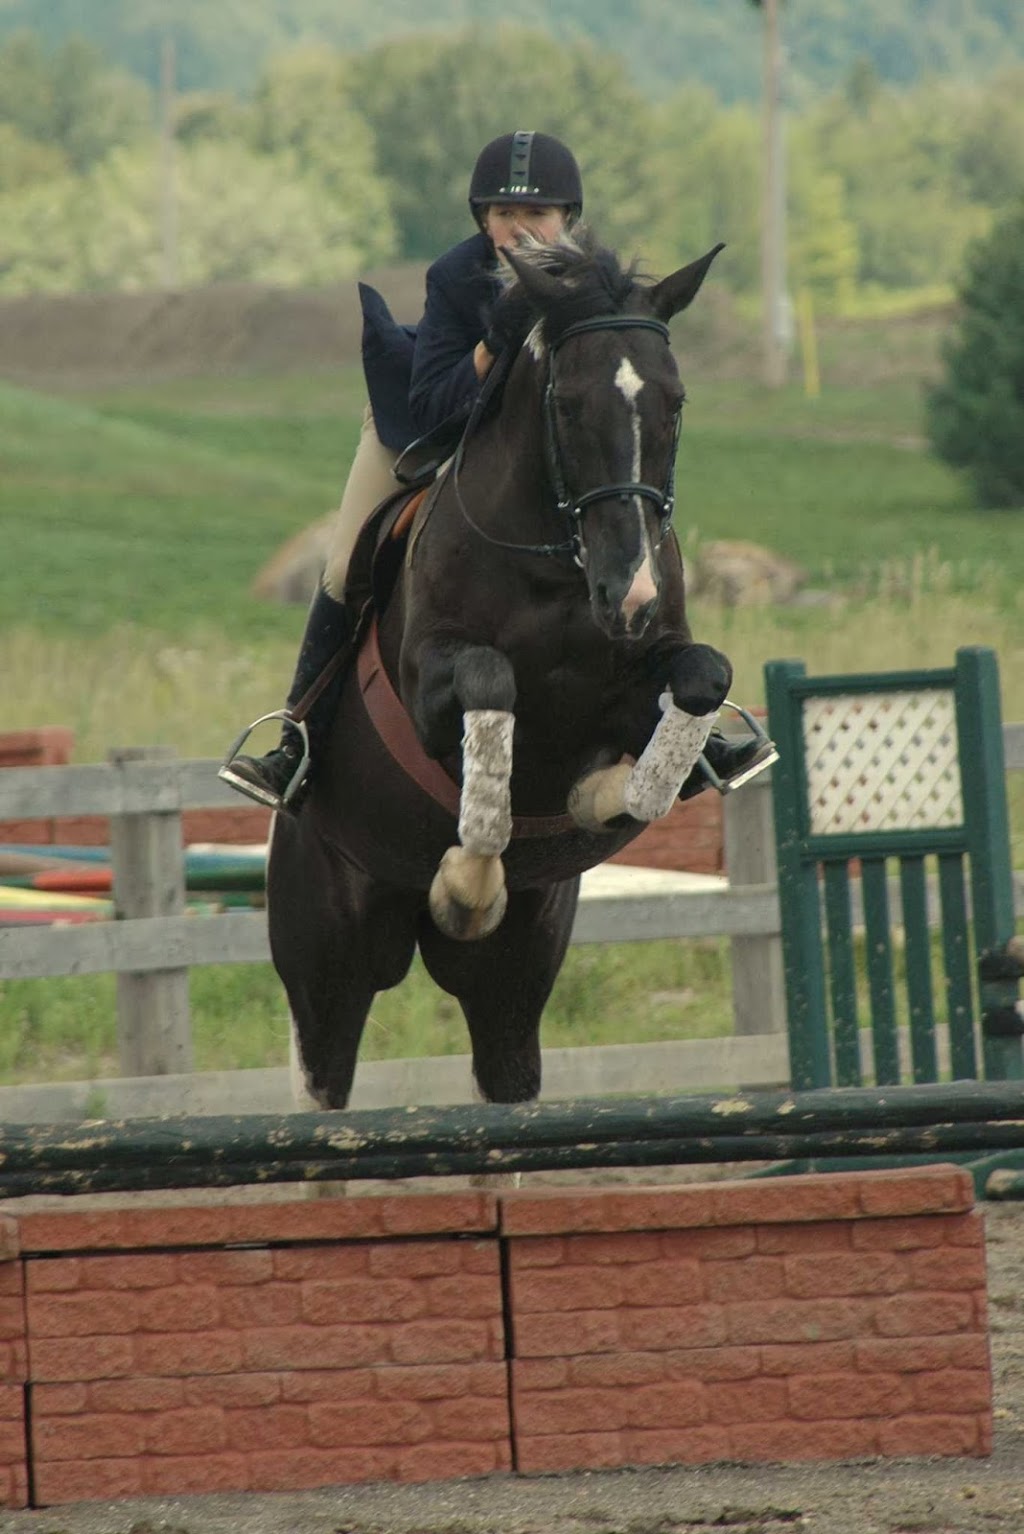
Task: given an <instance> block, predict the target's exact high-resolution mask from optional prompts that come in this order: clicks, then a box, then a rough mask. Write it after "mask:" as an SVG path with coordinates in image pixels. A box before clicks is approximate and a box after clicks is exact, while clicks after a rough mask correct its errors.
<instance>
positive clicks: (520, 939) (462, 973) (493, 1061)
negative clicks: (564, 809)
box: [420, 878, 579, 1103]
mask: <svg viewBox="0 0 1024 1534" xmlns="http://www.w3.org/2000/svg"><path fill="white" fill-rule="evenodd" d="M578 894H579V879H578V878H577V879H568V880H566V881H565V882H564V883H561V884H552V885H548V886H547V887H546V888H545V889H534V890H519V891H517V892H516V893H514V894H512V895H510V896H509V900H508V910H507V912H506V915H505V920H504V921H503V922H502V924H501V926H500V927H499V928H498V930H497V932H495V933H492V935H491V936H490V937H488V938H483V939H481V941H480V942H479V943H474V944H472V945H468V944H465V943H460V942H458V941H453V940H452V939H450V938H446V937H444V936H443V935H442V934H441V933H439V932H438V931H437V929H436V928H435V927H434V926H433V925H432V924H431V923H429V922H426V921H425V922H423V923H422V926H421V928H420V952H421V953H422V955H423V962H424V964H425V965H426V967H427V969H428V970H429V972H430V974H431V975H432V976H433V978H434V980H435V981H436V982H437V984H438V985H439V986H441V988H442V989H443V990H445V991H448V992H449V993H450V994H451V995H453V996H455V997H457V998H458V1001H459V1004H460V1005H461V1007H462V1011H463V1014H464V1016H465V1018H466V1023H467V1025H468V1027H469V1037H470V1043H471V1046H472V1051H473V1075H474V1077H475V1079H476V1083H477V1086H478V1087H479V1089H480V1092H481V1094H482V1095H483V1097H484V1098H485V1100H486V1101H487V1102H492V1103H520V1102H529V1101H531V1100H532V1099H533V1098H535V1097H536V1096H537V1094H538V1092H539V1091H540V1076H541V1061H540V1021H541V1014H542V1013H543V1011H544V1006H545V1004H546V1002H547V999H548V997H549V996H550V994H551V988H552V986H553V985H554V983H555V979H556V977H557V975H558V971H559V969H560V968H561V965H562V960H563V959H564V957H565V950H566V948H567V946H568V942H569V934H570V932H571V931H572V923H573V916H574V914H575V911H576V900H577V896H578Z"/></svg>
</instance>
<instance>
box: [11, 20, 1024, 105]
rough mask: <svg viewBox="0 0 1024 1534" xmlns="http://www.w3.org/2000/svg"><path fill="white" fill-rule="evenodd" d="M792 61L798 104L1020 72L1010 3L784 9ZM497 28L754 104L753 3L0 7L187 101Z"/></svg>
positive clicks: (1022, 54) (648, 80)
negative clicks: (843, 88)
mask: <svg viewBox="0 0 1024 1534" xmlns="http://www.w3.org/2000/svg"><path fill="white" fill-rule="evenodd" d="M783 9H784V12H785V27H786V41H787V52H788V56H789V60H790V70H791V81H792V90H793V94H794V96H796V97H797V98H800V97H805V96H807V95H808V94H811V93H815V92H820V91H822V90H828V89H832V88H834V87H835V86H837V85H838V84H840V83H841V82H842V81H843V79H844V78H845V77H846V75H847V74H848V72H849V70H850V68H851V67H852V65H853V64H854V63H856V62H857V61H858V60H860V59H868V60H870V61H871V63H872V64H873V65H874V67H875V69H876V70H877V72H878V74H879V75H880V77H881V78H882V79H884V80H889V81H892V82H895V83H900V84H905V83H909V82H913V81H916V80H919V79H921V78H923V77H924V76H928V75H956V76H965V77H977V76H978V75H981V74H984V73H986V72H988V71H991V70H993V69H996V68H999V67H1001V66H1004V65H1007V64H1011V63H1013V62H1015V61H1021V60H1024V6H1022V5H1020V4H1019V3H1017V0H929V3H928V4H927V5H922V4H921V3H920V0H786V3H785V4H784V7H783ZM498 21H502V22H511V23H518V24H520V25H524V26H536V27H539V28H543V29H545V30H547V31H549V32H551V33H552V34H553V35H555V36H556V37H558V38H560V39H562V40H567V39H579V38H587V39H589V40H590V41H591V42H593V43H594V44H596V45H597V46H599V47H601V48H603V49H607V50H609V51H612V52H615V53H618V54H620V55H621V56H622V57H623V58H624V59H625V60H626V62H627V63H628V65H629V67H630V69H631V72H632V73H633V75H634V76H635V78H636V79H637V81H638V82H640V83H641V84H643V85H645V86H648V87H652V88H654V89H656V90H658V91H661V92H667V91H669V90H671V89H672V87H673V86H675V85H678V84H680V83H682V82H683V81H693V80H698V81H701V82H703V83H705V84H707V85H710V86H712V87H713V88H714V89H715V90H716V92H717V93H718V94H719V95H720V96H722V97H723V98H724V99H726V100H735V99H738V98H744V97H745V98H750V97H753V96H755V95H756V94H757V90H758V76H759V60H760V53H759V32H760V28H759V25H758V20H757V16H756V14H755V12H754V10H753V7H752V6H751V5H750V4H749V0H631V3H630V5H629V6H623V5H622V3H621V0H515V3H509V0H391V4H390V5H388V6H379V5H375V4H373V3H372V0H348V3H347V4H344V5H340V6H339V5H337V4H335V3H333V0H218V3H217V4H215V5H211V4H210V3H209V0H175V3H174V6H173V8H172V7H171V6H170V5H169V4H168V3H167V0H90V4H89V5H88V6H87V7H83V5H82V4H81V0H0V40H3V39H4V38H5V37H7V36H9V35H10V34H11V33H12V32H15V31H17V30H19V29H23V28H26V27H27V28H32V29H33V30H35V31H37V32H39V33H40V34H41V35H42V36H43V37H44V38H45V39H46V41H47V42H48V43H51V44H54V43H58V42H60V41H62V40H63V39H65V38H66V37H68V36H70V35H72V34H75V33H77V34H78V35H84V36H86V37H87V38H88V39H89V40H90V41H92V42H94V43H95V44H96V45H97V46H98V47H99V48H101V49H102V50H103V51H104V52H105V53H106V54H107V55H108V56H109V57H110V58H111V59H112V60H113V61H115V62H116V63H118V64H120V65H122V66H123V67H125V68H127V69H129V70H131V71H132V72H134V73H135V74H138V75H140V76H143V77H144V78H146V79H148V80H150V81H151V82H154V81H155V79H156V75H157V70H158V55H159V40H160V38H161V36H163V35H164V34H166V33H170V34H171V35H173V36H174V37H175V38H176V40H177V44H178V61H179V74H180V81H181V84H182V86H183V88H185V89H202V90H210V89H227V90H241V91H244V90H246V89H248V88H249V87H250V86H251V85H252V83H253V81H254V80H255V78H256V77H257V75H258V73H259V71H260V69H261V68H262V66H263V65H264V64H265V62H266V60H267V59H268V58H269V57H270V55H272V54H273V53H275V52H279V51H281V50H282V49H285V48H288V47H290V46H293V45H294V44H296V43H299V42H302V41H308V40H310V39H319V40H321V41H324V42H327V43H330V44H332V45H333V46H335V47H339V48H343V49H346V50H354V51H358V50H363V49H365V48H368V47H371V46H373V45H374V44H376V43H381V42H384V41H387V40H388V39H389V38H394V37H396V36H397V35H399V34H400V33H405V32H410V31H427V30H440V29H452V28H457V27H464V26H466V25H472V24H479V25H481V26H484V27H487V26H491V25H493V24H495V23H496V22H498Z"/></svg>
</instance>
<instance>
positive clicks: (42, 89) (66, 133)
mask: <svg viewBox="0 0 1024 1534" xmlns="http://www.w3.org/2000/svg"><path fill="white" fill-rule="evenodd" d="M0 122H2V123H8V124H9V125H10V126H11V127H13V128H15V129H16V130H17V131H18V132H19V133H20V134H21V135H22V136H23V137H24V138H27V139H31V140H33V141H35V142H36V143H39V144H45V145H47V146H49V147H50V148H52V149H55V150H57V151H59V152H60V153H61V154H62V155H63V156H64V157H65V158H66V160H67V162H68V164H69V165H70V166H71V167H72V169H73V170H76V171H85V170H88V168H89V167H90V166H92V165H95V164H96V163H97V162H98V161H99V160H101V159H102V158H103V156H104V155H105V154H107V153H108V151H109V150H110V149H112V148H113V147H114V145H116V144H125V143H131V142H134V141H137V140H138V139H139V138H141V137H142V136H143V135H144V134H145V133H147V132H149V131H150V129H151V127H152V101H151V98H150V93H149V91H148V90H147V89H146V87H145V86H144V85H143V84H142V83H141V81H139V80H135V79H132V78H131V77H130V76H129V75H126V74H123V73H121V72H120V71H117V70H114V69H111V68H110V66H109V64H108V63H107V62H106V60H105V59H104V58H103V55H102V54H101V53H100V52H99V51H98V50H97V49H96V48H94V47H92V46H91V45H90V44H89V43H85V42H82V41H81V39H79V38H75V37H72V38H69V39H68V40H67V41H66V42H64V43H62V44H61V45H60V46H59V47H58V48H57V49H56V50H55V51H54V52H53V53H52V54H51V53H47V52H46V51H45V49H44V48H43V46H42V44H41V42H40V40H39V38H38V37H36V36H35V34H34V33H31V32H21V33H17V34H15V36H13V37H12V38H10V40H9V41H8V42H7V43H6V44H5V45H4V46H3V47H2V48H0Z"/></svg>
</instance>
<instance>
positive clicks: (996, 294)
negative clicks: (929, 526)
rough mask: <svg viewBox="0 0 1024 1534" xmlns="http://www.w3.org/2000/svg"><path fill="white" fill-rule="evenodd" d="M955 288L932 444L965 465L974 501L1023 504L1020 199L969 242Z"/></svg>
mask: <svg viewBox="0 0 1024 1534" xmlns="http://www.w3.org/2000/svg"><path fill="white" fill-rule="evenodd" d="M958 292H959V299H960V317H959V321H958V328H957V330H956V331H955V332H954V333H953V334H952V335H951V336H950V337H949V339H948V340H947V341H946V343H945V346H944V347H943V358H944V361H945V378H944V379H943V381H942V382H941V383H939V384H938V385H937V386H936V387H935V388H934V389H932V390H931V391H930V393H929V396H928V402H927V407H928V416H927V420H928V433H929V436H930V438H931V443H932V446H933V448H934V449H935V451H936V453H937V454H938V455H939V457H940V458H944V459H945V460H946V462H947V463H951V464H953V465H955V466H956V467H957V468H962V469H965V470H966V471H967V473H968V475H969V477H970V480H971V483H972V485H973V487H974V493H975V497H976V499H977V501H978V503H979V505H982V506H1021V507H1024V203H1021V204H1020V205H1019V206H1018V207H1016V208H1015V209H1014V210H1013V211H1012V212H1011V213H1009V214H1008V215H1006V216H1005V217H1004V218H1002V219H1000V220H999V222H998V223H996V224H995V226H994V227H993V229H992V231H991V233H990V234H989V235H987V236H986V237H985V238H984V239H980V240H977V241H976V242H975V243H974V244H973V245H972V246H971V248H970V251H969V253H968V257H967V264H966V269H965V272H964V275H963V277H962V278H961V280H960V283H959V285H958Z"/></svg>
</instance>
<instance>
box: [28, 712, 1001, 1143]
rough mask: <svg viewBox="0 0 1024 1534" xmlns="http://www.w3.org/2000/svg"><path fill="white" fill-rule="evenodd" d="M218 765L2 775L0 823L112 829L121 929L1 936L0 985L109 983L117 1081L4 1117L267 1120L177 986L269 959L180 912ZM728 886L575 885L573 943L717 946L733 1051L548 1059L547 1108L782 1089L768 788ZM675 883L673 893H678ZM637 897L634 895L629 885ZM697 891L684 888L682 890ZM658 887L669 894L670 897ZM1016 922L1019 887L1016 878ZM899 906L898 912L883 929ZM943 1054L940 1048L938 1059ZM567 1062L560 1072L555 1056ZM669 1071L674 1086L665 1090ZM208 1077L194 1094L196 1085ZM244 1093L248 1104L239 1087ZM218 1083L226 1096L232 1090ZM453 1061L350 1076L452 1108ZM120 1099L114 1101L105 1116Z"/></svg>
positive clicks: (228, 929)
mask: <svg viewBox="0 0 1024 1534" xmlns="http://www.w3.org/2000/svg"><path fill="white" fill-rule="evenodd" d="M1003 738H1004V750H1005V756H1006V767H1007V771H1008V772H1013V771H1022V770H1024V724H1010V725H1005V726H1004V728H1003ZM218 765H219V764H218V762H216V761H213V760H202V761H182V760H179V759H178V758H176V757H175V756H174V755H173V753H171V752H170V751H169V750H167V749H163V748H133V749H127V750H117V751H113V752H111V755H110V759H109V761H108V762H107V763H102V764H96V765H87V766H71V767H33V768H10V769H5V770H4V771H2V772H0V821H7V820H22V819H34V818H46V817H64V816H73V815H87V814H97V815H106V816H109V817H110V818H111V857H112V862H113V871H114V903H115V909H116V912H117V916H118V917H119V918H120V919H119V920H116V921H113V922H102V923H96V924H95V925H85V926H71V927H63V928H48V927H41V928H24V927H10V928H0V981H2V980H15V979H27V978H35V977H45V976H59V975H85V974H96V973H101V972H114V973H116V975H117V984H118V1040H119V1053H120V1066H121V1070H122V1072H123V1078H128V1079H119V1080H118V1081H107V1082H100V1083H69V1084H65V1085H64V1087H63V1088H60V1087H39V1088H36V1087H24V1088H17V1087H11V1088H2V1089H0V1116H3V1117H6V1118H11V1119H21V1118H38V1117H52V1118H62V1117H68V1116H72V1117H74V1116H80V1113H81V1110H82V1108H83V1107H84V1106H86V1105H87V1102H88V1101H91V1102H93V1104H94V1106H96V1107H97V1109H98V1108H99V1106H100V1103H99V1101H98V1100H97V1094H98V1097H99V1098H101V1099H102V1102H103V1105H104V1106H109V1105H110V1103H111V1102H113V1103H114V1106H115V1107H116V1110H117V1111H118V1112H119V1113H124V1112H127V1113H140V1112H141V1113H146V1112H160V1111H165V1112H166V1111H174V1112H178V1111H189V1112H211V1111H217V1110H218V1107H220V1106H221V1105H222V1104H223V1103H224V1101H225V1093H228V1092H230V1094H231V1099H232V1101H233V1103H234V1106H235V1108H237V1109H238V1110H239V1111H243V1110H244V1109H245V1108H246V1107H252V1108H255V1109H256V1110H258V1111H276V1105H278V1104H279V1103H280V1102H281V1100H282V1097H286V1096H287V1071H286V1069H284V1068H281V1069H280V1070H278V1069H269V1070H263V1071H245V1072H219V1073H201V1074H199V1075H196V1074H194V1072H193V1056H192V1040H191V1028H190V1021H189V1009H188V972H189V969H190V968H192V967H193V966H195V965H206V964H232V963H254V962H265V961H267V960H269V956H270V955H269V947H268V941H267V930H266V920H265V916H264V914H263V913H262V912H259V911H249V912H243V911H232V912H227V913H224V914H221V915H213V916H205V917H201V918H200V917H190V916H187V915H186V914H184V913H185V903H184V872H183V862H182V836H181V816H182V812H183V811H185V810H190V809H210V808H217V807H222V806H224V805H226V804H232V803H235V802H236V801H237V796H236V795H235V794H233V793H232V791H231V790H230V789H228V788H227V787H226V786H225V785H224V784H222V783H220V782H219V781H218V779H217V776H216V768H217V766H218ZM724 808H725V815H724V827H725V831H724V836H725V865H726V875H727V878H726V880H725V881H722V883H721V884H720V885H717V886H716V885H715V884H714V883H713V881H710V880H701V881H699V887H696V888H678V887H674V886H673V884H672V881H670V880H666V879H664V878H662V879H660V880H657V879H656V880H654V881H653V884H654V885H656V886H658V887H657V888H652V887H651V883H652V881H648V882H647V883H646V884H645V881H644V880H643V879H640V880H636V879H631V878H630V875H632V874H635V872H636V871H635V870H629V869H626V870H620V871H622V872H623V873H624V875H625V877H624V878H623V880H622V884H621V887H618V886H616V887H613V888H612V890H611V891H609V890H608V887H607V885H606V886H605V887H604V889H601V888H600V886H599V883H598V882H597V881H595V885H594V887H592V888H590V889H588V888H587V887H586V885H587V881H586V880H585V881H584V883H585V888H584V893H583V896H582V898H581V900H580V905H579V910H578V913H577V918H576V923H575V926H574V929H573V934H572V941H573V942H574V943H603V942H622V941H646V940H651V939H656V938H706V937H728V938H729V939H730V940H731V945H732V971H733V1013H734V1016H733V1024H734V1036H733V1037H732V1038H726V1039H708V1040H696V1041H680V1042H679V1043H666V1044H663V1045H662V1044H654V1045H645V1046H630V1045H612V1046H605V1047H603V1048H600V1049H579V1050H552V1051H548V1052H547V1054H546V1076H545V1082H546V1093H550V1094H551V1095H553V1096H577V1095H582V1094H589V1095H601V1094H602V1093H606V1092H621V1091H631V1092H643V1091H648V1090H656V1089H657V1088H658V1087H659V1086H661V1087H664V1085H665V1083H666V1080H676V1081H682V1082H685V1083H686V1089H687V1090H694V1089H698V1090H699V1089H701V1088H705V1087H712V1086H728V1085H730V1084H736V1085H741V1084H743V1085H750V1086H759V1085H764V1086H767V1085H774V1084H779V1083H782V1082H784V1081H785V1080H786V1078H787V1075H788V1067H787V1063H786V1033H785V1028H786V1020H785V998H784V989H783V979H782V958H781V941H780V919H779V905H778V892H777V888H776V883H775V853H774V838H773V831H772V811H771V794H770V792H769V785H768V781H767V775H765V776H764V777H762V778H760V779H756V780H755V781H754V783H752V784H751V785H749V786H748V787H747V788H746V789H744V790H743V791H742V792H741V793H738V794H734V795H729V796H727V797H726V799H725V804H724ZM683 882H684V881H682V880H680V881H678V884H679V885H682V884H683ZM631 883H632V884H633V885H634V887H633V888H632V889H630V887H629V886H630V884H631ZM694 883H698V881H694ZM666 885H667V886H668V892H667V893H666ZM1016 900H1017V909H1018V912H1020V913H1024V883H1022V881H1018V887H1017V892H1016ZM898 916H899V906H898V902H896V903H894V919H897V920H898ZM941 1046H942V1041H941V1039H940V1050H941ZM563 1057H564V1058H563ZM666 1072H669V1073H670V1075H669V1076H668V1077H666ZM204 1078H205V1079H204ZM242 1078H247V1079H248V1083H249V1086H250V1087H251V1092H249V1091H245V1090H243V1092H242V1096H243V1100H242V1102H239V1101H238V1097H237V1090H238V1089H239V1088H242V1086H243V1082H242ZM229 1084H230V1085H229ZM468 1084H469V1076H468V1065H467V1063H466V1060H465V1057H455V1058H453V1059H445V1060H438V1061H423V1060H419V1061H394V1062H374V1063H370V1064H365V1065H363V1066H361V1067H360V1072H359V1076H358V1078H357V1087H356V1095H355V1097H354V1099H353V1101H354V1103H356V1104H358V1105H360V1106H366V1107H373V1106H385V1105H387V1104H388V1103H401V1102H407V1101H408V1102H453V1101H459V1100H464V1099H465V1096H466V1091H467V1089H468ZM115 1100H116V1101H115Z"/></svg>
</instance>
